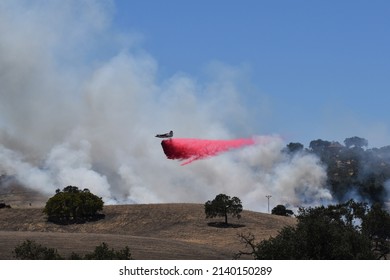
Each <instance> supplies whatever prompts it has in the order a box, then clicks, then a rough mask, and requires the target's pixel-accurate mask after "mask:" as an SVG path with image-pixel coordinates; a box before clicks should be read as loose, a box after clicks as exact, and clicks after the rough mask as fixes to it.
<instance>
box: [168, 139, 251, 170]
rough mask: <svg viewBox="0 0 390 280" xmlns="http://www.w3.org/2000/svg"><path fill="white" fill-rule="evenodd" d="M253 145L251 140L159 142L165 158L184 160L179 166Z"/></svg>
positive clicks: (172, 140)
mask: <svg viewBox="0 0 390 280" xmlns="http://www.w3.org/2000/svg"><path fill="white" fill-rule="evenodd" d="M253 144H255V141H254V139H252V138H249V139H234V140H205V139H191V138H171V139H168V140H163V141H162V142H161V146H162V148H163V150H164V153H165V155H166V156H167V158H169V159H176V160H185V162H183V163H182V164H181V165H186V164H189V163H191V162H193V161H194V160H198V159H204V158H208V157H212V156H216V155H219V154H220V153H223V152H226V151H229V150H231V149H238V148H241V147H243V146H248V145H253Z"/></svg>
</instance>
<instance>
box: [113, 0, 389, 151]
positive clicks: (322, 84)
mask: <svg viewBox="0 0 390 280" xmlns="http://www.w3.org/2000/svg"><path fill="white" fill-rule="evenodd" d="M115 3H116V11H115V14H114V19H113V24H114V28H115V29H118V30H120V31H123V32H134V33H138V34H139V35H140V36H141V37H142V47H143V48H144V49H145V50H146V51H147V52H149V53H150V54H151V55H152V56H153V57H154V58H155V59H156V61H157V62H158V66H159V75H160V76H162V77H163V78H165V77H168V76H170V75H173V74H175V73H177V72H184V73H187V74H189V75H192V76H194V77H195V78H196V79H202V77H203V74H204V71H205V68H206V66H207V65H208V64H210V63H211V62H213V61H218V62H221V63H223V64H227V65H229V66H232V67H237V68H245V69H246V70H245V71H246V74H247V75H248V80H249V81H250V83H251V86H253V92H252V93H250V92H249V93H248V92H247V93H246V94H245V95H243V96H242V100H243V102H245V104H247V106H248V110H251V111H255V112H256V109H255V108H256V106H257V107H258V108H264V107H263V105H264V104H257V102H266V103H267V105H266V106H268V112H267V113H266V114H264V113H263V112H257V113H255V114H254V115H253V118H259V119H258V124H259V125H258V127H254V128H253V129H254V132H257V133H258V134H262V133H278V134H280V135H283V136H284V137H286V140H287V141H301V142H303V143H304V144H305V145H307V144H308V141H310V140H314V139H317V138H322V139H326V140H338V141H343V140H344V139H345V138H346V137H350V136H355V135H357V136H361V137H366V138H367V139H368V140H369V142H370V144H371V146H373V145H387V144H390V110H389V105H390V102H389V101H390V16H389V15H390V1H377V0H374V1H359V0H351V1H345V0H341V1H282V0H276V1H264V0H258V1H254V0H253V1H252V0H245V1H221V0H214V1H203V0H201V1H174V0H168V1H150V0H146V1H144V0H143V1H116V2H115ZM256 95H260V96H261V98H257V97H258V96H256ZM264 100H266V101H264ZM253 109H254V110H253ZM256 130H257V131H256Z"/></svg>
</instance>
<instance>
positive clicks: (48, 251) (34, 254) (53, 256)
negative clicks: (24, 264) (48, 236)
mask: <svg viewBox="0 0 390 280" xmlns="http://www.w3.org/2000/svg"><path fill="white" fill-rule="evenodd" d="M14 254H15V258H16V259H18V260H61V259H62V257H61V256H60V255H59V254H58V253H57V250H56V249H53V248H47V247H44V246H42V245H41V244H38V243H36V242H35V241H31V240H26V241H24V242H23V243H22V244H20V245H19V246H17V247H16V248H15V250H14Z"/></svg>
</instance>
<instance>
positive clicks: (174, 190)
mask: <svg viewBox="0 0 390 280" xmlns="http://www.w3.org/2000/svg"><path fill="white" fill-rule="evenodd" d="M47 2H49V3H47ZM47 2H46V1H43V2H41V1H34V2H30V1H1V3H0V34H1V36H0V84H1V87H0V173H6V174H8V175H14V176H15V178H17V180H18V181H19V182H21V183H23V184H24V185H25V186H27V187H29V188H32V189H35V190H39V191H41V192H43V193H45V194H48V195H52V194H54V192H55V190H56V189H57V188H60V189H62V188H64V187H66V186H67V185H75V186H78V187H80V188H89V189H90V190H91V191H92V192H94V193H96V194H98V195H100V196H102V197H103V198H104V200H105V202H106V203H156V202H197V203H204V202H205V201H206V200H209V199H213V198H214V197H215V195H217V194H219V193H225V194H227V195H231V196H238V197H239V198H241V200H242V201H243V205H244V208H246V209H252V210H259V211H266V209H267V199H266V198H265V195H272V198H271V201H272V202H273V205H274V206H275V204H289V205H293V206H296V205H302V204H313V203H316V202H318V201H329V200H331V199H332V197H331V195H330V193H329V191H328V190H327V188H326V186H325V181H326V172H325V169H324V168H323V166H321V164H320V162H319V160H318V159H317V158H316V157H314V156H313V155H309V154H296V155H294V156H292V157H291V156H288V155H286V154H284V153H281V150H282V149H283V147H284V146H285V145H286V143H284V142H283V141H282V140H281V139H280V138H279V137H277V136H269V139H270V141H267V143H265V144H264V143H259V144H256V145H254V146H250V147H247V148H244V149H242V150H238V151H233V152H229V153H226V154H223V155H220V156H218V157H215V158H210V159H206V160H203V161H198V162H194V163H192V164H190V165H187V166H184V167H183V166H180V164H179V163H178V162H175V161H170V160H167V159H166V158H165V155H164V153H163V151H162V150H161V145H160V141H159V140H158V139H157V138H154V137H153V136H154V135H155V134H156V133H160V132H165V131H169V130H171V129H172V130H174V132H175V135H178V136H180V137H201V138H206V139H207V138H209V139H230V138H235V137H240V138H242V137H245V136H249V135H244V136H243V135H240V133H242V132H243V131H250V126H251V122H250V121H249V120H250V114H249V113H248V112H247V110H246V108H245V106H244V105H242V104H240V94H241V90H242V89H241V88H240V84H241V82H242V79H241V76H240V75H241V73H240V69H235V68H233V67H229V66H225V65H223V64H217V65H213V71H211V72H210V73H214V74H211V76H210V81H209V82H207V83H200V82H198V81H197V80H196V79H195V78H193V77H190V76H189V75H186V74H184V73H177V74H175V75H173V76H172V77H170V78H168V79H165V80H163V81H158V78H157V77H158V63H157V61H156V60H155V59H154V58H153V57H152V56H151V55H150V54H148V53H147V52H146V51H144V50H142V49H141V48H140V47H139V46H138V45H137V43H136V41H137V38H136V37H137V36H132V35H123V34H119V33H117V32H115V30H112V29H111V26H110V20H111V18H112V15H113V10H114V6H113V5H112V4H111V3H110V2H103V1H47ZM134 42H135V43H134ZM108 43H109V44H108ZM97 44H99V47H97V46H96V45H97ZM101 50H103V51H101ZM218 69H219V71H218Z"/></svg>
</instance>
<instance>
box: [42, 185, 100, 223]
mask: <svg viewBox="0 0 390 280" xmlns="http://www.w3.org/2000/svg"><path fill="white" fill-rule="evenodd" d="M103 204H104V203H103V200H102V198H101V197H98V196H96V195H94V194H92V193H91V192H90V191H89V190H88V189H84V190H79V189H78V188H77V187H74V186H68V187H66V188H64V189H63V190H62V191H60V190H59V189H58V190H57V191H56V194H55V195H54V196H53V197H51V198H50V199H49V200H48V201H47V202H46V206H45V208H44V210H43V212H44V213H45V214H47V216H48V220H49V221H51V222H55V223H62V224H69V223H79V222H85V221H91V220H97V219H99V218H102V217H103V215H101V214H99V213H98V211H101V210H103Z"/></svg>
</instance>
